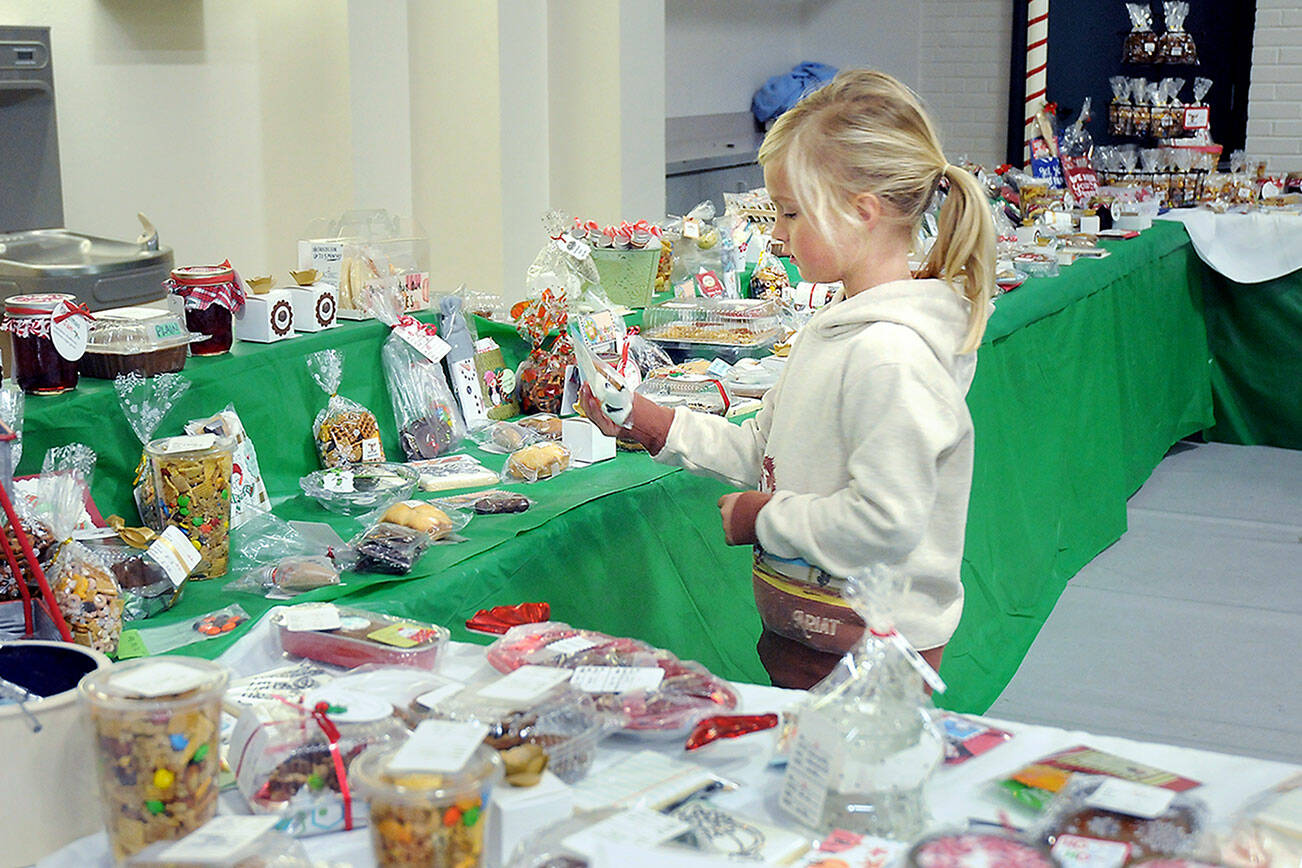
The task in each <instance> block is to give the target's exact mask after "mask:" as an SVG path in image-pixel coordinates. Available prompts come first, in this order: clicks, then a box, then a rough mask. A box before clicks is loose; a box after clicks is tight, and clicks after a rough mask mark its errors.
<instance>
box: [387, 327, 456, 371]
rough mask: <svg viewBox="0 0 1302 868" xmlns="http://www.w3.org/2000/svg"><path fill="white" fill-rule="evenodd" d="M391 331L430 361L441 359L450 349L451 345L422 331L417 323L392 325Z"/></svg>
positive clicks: (436, 336)
mask: <svg viewBox="0 0 1302 868" xmlns="http://www.w3.org/2000/svg"><path fill="white" fill-rule="evenodd" d="M393 333H394V334H396V335H397V336H398V337H400V338H402V339H403V340H404V341H406V342H407V343H409V344H411V345H412V346H413V347H415V348H416V351H417V352H418V353H420V354H421V355H423V356H424V357H425V358H427V359H429V360H430V361H431V362H438V361H442V359H443V357H444V356H446V355H447V354H448V353H449V352H451V351H452V346H451V345H450V344H449V343H448V342H447V341H445V340H443V338H441V337H439V336H438V335H436V334H430V333H429V332H426V331H422V329H421V327H420V326H419V325H417V324H413V325H399V326H394V328H393Z"/></svg>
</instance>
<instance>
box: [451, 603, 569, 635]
mask: <svg viewBox="0 0 1302 868" xmlns="http://www.w3.org/2000/svg"><path fill="white" fill-rule="evenodd" d="M551 614H552V607H551V605H550V604H548V603H517V604H516V605H514V606H494V607H493V608H491V609H480V610H479V611H478V612H476V613H475V617H473V618H471V619H470V620H468V621H466V629H467V630H474V631H475V632H477V633H492V634H494V635H498V636H500V635H502V634H503V633H505V632H506V631H507V630H510V629H511V628H512V627H517V626H519V625H520V624H537V623H541V622H542V621H546V620H548V619H549V618H550V617H551Z"/></svg>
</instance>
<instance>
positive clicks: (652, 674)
mask: <svg viewBox="0 0 1302 868" xmlns="http://www.w3.org/2000/svg"><path fill="white" fill-rule="evenodd" d="M664 678H665V671H664V670H663V669H661V668H660V667H659V666H576V667H575V668H574V677H573V678H572V679H571V681H570V683H571V684H573V685H574V686H575V687H577V688H578V689H579V690H584V691H587V692H588V693H631V692H632V691H634V690H655V689H656V688H657V687H659V686H660V682H661V681H664Z"/></svg>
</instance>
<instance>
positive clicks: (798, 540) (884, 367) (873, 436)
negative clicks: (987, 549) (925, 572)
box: [755, 363, 963, 576]
mask: <svg viewBox="0 0 1302 868" xmlns="http://www.w3.org/2000/svg"><path fill="white" fill-rule="evenodd" d="M847 382H849V383H853V384H854V387H853V395H850V394H849V389H848V388H847V389H846V390H844V391H843V393H842V394H843V399H842V407H841V412H840V418H839V424H840V425H841V428H842V431H841V433H842V436H843V437H844V438H845V440H846V442H847V443H851V444H856V445H854V447H853V448H852V449H851V451H850V459H849V467H848V470H849V477H850V482H849V485H848V486H847V487H845V488H843V489H840V490H839V491H836V492H833V493H832V494H830V495H814V494H795V493H793V492H790V491H782V490H779V491H778V492H777V493H776V494H775V495H774V497H773V499H772V500H770V501H769V502H768V504H767V505H765V506H764V508H763V509H762V510H760V513H759V519H758V521H757V523H756V528H755V530H756V534H757V536H758V538H759V542H760V545H761V546H763V548H764V550H765V551H768V552H771V553H773V554H775V555H777V556H778V557H784V558H803V559H805V560H806V561H809V562H810V563H813V564H816V565H818V566H819V567H822V568H823V569H825V570H827V571H828V572H830V573H832V574H833V575H839V576H844V575H849V574H850V573H851V572H853V571H854V570H857V569H862V568H863V567H864V566H866V565H867V564H871V563H896V562H898V561H900V560H902V559H903V558H904V557H906V556H907V555H908V554H909V553H910V552H911V551H913V549H914V548H916V547H917V545H918V543H919V542H920V540H921V539H922V535H923V533H924V532H925V530H926V528H927V525H928V522H929V520H930V516H931V512H932V506H933V504H934V502H935V499H936V489H937V465H938V461H939V459H940V457H941V456H942V455H943V454H944V453H945V452H946V451H948V450H949V449H951V448H953V446H954V445H955V444H956V443H957V441H958V439H959V438H960V436H961V434H962V430H963V429H962V426H961V423H960V420H959V419H958V418H957V417H956V415H955V413H954V411H953V409H952V408H951V407H950V406H949V403H948V401H947V400H946V399H945V398H944V397H943V396H941V395H939V394H937V392H936V391H935V390H934V389H933V388H932V387H931V386H930V385H929V384H928V383H927V382H926V380H925V378H924V377H923V376H921V375H920V373H919V372H918V371H916V370H913V369H912V368H911V367H910V366H908V365H904V364H897V363H887V364H878V365H875V366H873V367H870V368H868V369H866V370H863V371H861V372H857V373H855V374H854V375H853V376H852V377H849V378H847Z"/></svg>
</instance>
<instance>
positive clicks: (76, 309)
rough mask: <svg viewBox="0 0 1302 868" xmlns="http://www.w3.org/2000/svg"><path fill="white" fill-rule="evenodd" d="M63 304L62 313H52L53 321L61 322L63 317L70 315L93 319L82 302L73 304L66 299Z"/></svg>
mask: <svg viewBox="0 0 1302 868" xmlns="http://www.w3.org/2000/svg"><path fill="white" fill-rule="evenodd" d="M63 304H64V310H63V313H56V314H55V315H54V321H55V322H63V321H64V320H65V319H67V318H68V317H72V316H84V317H85V318H86V319H88V320H94V319H95V317H93V316H91V315H90V309H89V308H87V307H86V305H84V304H73V303H72V302H70V301H66V302H64V303H63Z"/></svg>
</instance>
